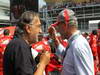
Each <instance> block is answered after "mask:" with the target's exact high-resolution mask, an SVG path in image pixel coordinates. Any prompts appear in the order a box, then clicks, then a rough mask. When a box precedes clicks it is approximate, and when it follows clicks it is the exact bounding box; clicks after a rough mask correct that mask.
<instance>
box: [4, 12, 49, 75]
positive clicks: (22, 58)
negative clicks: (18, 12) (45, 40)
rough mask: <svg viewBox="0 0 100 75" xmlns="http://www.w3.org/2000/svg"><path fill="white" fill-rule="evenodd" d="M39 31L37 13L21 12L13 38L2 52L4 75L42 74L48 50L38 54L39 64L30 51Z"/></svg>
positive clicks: (47, 57) (46, 62) (47, 61)
mask: <svg viewBox="0 0 100 75" xmlns="http://www.w3.org/2000/svg"><path fill="white" fill-rule="evenodd" d="M40 32H41V23H40V19H39V15H38V14H37V13H35V12H32V11H26V12H24V13H23V14H22V16H21V17H20V19H19V22H18V28H17V30H16V33H15V34H16V35H17V34H18V35H17V36H18V37H16V39H13V40H12V41H11V42H10V43H9V44H8V45H7V48H6V50H5V52H4V65H3V68H4V75H43V74H44V70H45V67H46V65H47V64H48V63H49V61H50V52H48V51H45V52H43V53H42V54H41V55H40V59H39V60H40V62H39V64H37V63H36V61H35V59H34V57H32V53H31V44H33V43H36V39H37V35H38V34H39V33H40Z"/></svg>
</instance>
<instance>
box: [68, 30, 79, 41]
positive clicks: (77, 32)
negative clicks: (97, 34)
mask: <svg viewBox="0 0 100 75" xmlns="http://www.w3.org/2000/svg"><path fill="white" fill-rule="evenodd" d="M79 33H80V31H79V30H77V31H76V32H75V33H74V34H72V35H71V37H70V38H69V39H68V40H71V39H72V38H73V37H74V35H76V34H79Z"/></svg>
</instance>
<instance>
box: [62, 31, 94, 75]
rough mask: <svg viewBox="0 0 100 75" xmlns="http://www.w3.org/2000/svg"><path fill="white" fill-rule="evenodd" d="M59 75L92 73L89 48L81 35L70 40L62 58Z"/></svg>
mask: <svg viewBox="0 0 100 75" xmlns="http://www.w3.org/2000/svg"><path fill="white" fill-rule="evenodd" d="M77 33H78V32H77ZM77 33H76V34H77ZM72 37H73V35H72V36H71V38H72ZM71 38H70V39H71ZM61 75H94V63H93V55H92V52H91V48H90V46H89V44H88V42H87V40H86V39H85V38H84V37H83V36H82V35H79V36H78V37H77V38H76V39H74V40H73V41H72V42H71V44H70V46H69V48H68V50H67V53H66V56H65V58H64V62H63V70H62V73H61Z"/></svg>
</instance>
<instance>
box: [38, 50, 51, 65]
mask: <svg viewBox="0 0 100 75" xmlns="http://www.w3.org/2000/svg"><path fill="white" fill-rule="evenodd" d="M50 54H51V53H50V52H48V51H45V52H43V53H42V54H41V56H40V64H42V65H44V66H46V65H48V63H49V61H50Z"/></svg>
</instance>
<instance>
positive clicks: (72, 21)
mask: <svg viewBox="0 0 100 75" xmlns="http://www.w3.org/2000/svg"><path fill="white" fill-rule="evenodd" d="M54 26H57V30H58V32H59V33H60V34H61V36H62V39H68V42H69V46H68V48H66V50H64V51H59V52H60V53H61V54H62V55H63V56H64V61H63V69H62V73H61V74H62V75H94V62H93V55H92V52H91V48H90V46H89V43H88V41H87V40H86V39H85V38H84V37H83V36H82V35H81V33H80V31H79V30H78V23H77V18H76V17H75V13H74V12H73V11H72V10H70V9H64V10H63V11H61V12H60V13H59V15H58V18H57V22H56V24H54ZM50 28H51V29H52V30H53V32H54V33H53V34H54V35H55V33H56V30H55V28H54V27H53V26H51V27H50ZM56 40H57V38H56Z"/></svg>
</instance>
